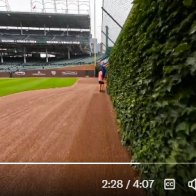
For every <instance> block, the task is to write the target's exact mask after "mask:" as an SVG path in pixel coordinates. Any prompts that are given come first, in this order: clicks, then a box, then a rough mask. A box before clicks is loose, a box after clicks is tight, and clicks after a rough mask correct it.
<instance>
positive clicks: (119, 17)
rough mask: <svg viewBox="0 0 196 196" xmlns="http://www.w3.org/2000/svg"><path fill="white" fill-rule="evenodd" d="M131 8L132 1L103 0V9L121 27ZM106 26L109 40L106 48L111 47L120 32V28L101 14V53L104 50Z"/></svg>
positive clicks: (103, 13) (108, 17) (105, 15)
mask: <svg viewBox="0 0 196 196" xmlns="http://www.w3.org/2000/svg"><path fill="white" fill-rule="evenodd" d="M131 7H132V0H103V8H104V9H105V10H106V11H107V12H108V13H109V14H110V15H111V16H112V17H113V18H114V19H115V20H116V21H117V22H118V23H119V24H120V25H121V26H123V25H124V23H125V21H126V19H127V16H128V15H129V12H130V10H131ZM106 26H108V31H109V40H108V46H109V47H112V46H113V45H114V43H115V41H116V39H117V37H118V35H119V33H120V31H121V28H120V27H119V26H118V25H117V24H116V23H115V22H114V21H113V20H112V19H111V17H110V16H108V15H107V14H106V13H105V12H104V11H103V12H102V43H103V52H105V50H106Z"/></svg>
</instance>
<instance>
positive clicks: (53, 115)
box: [0, 78, 143, 196]
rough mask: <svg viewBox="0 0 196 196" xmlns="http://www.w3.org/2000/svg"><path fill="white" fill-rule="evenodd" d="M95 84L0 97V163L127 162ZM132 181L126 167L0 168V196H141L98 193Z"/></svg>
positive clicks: (110, 113)
mask: <svg viewBox="0 0 196 196" xmlns="http://www.w3.org/2000/svg"><path fill="white" fill-rule="evenodd" d="M117 129H118V127H117V125H116V120H115V112H114V110H113V108H112V104H111V101H110V98H109V96H108V95H107V94H106V93H100V92H99V86H98V84H97V81H96V79H90V78H86V79H84V78H83V79H80V80H79V82H78V83H77V84H75V85H74V86H72V87H69V88H59V89H49V90H38V91H37V90H36V91H29V92H24V93H17V94H13V95H9V96H5V97H0V162H129V161H130V160H131V158H130V157H129V155H128V153H127V151H126V150H125V148H124V147H123V146H122V145H121V142H120V137H119V135H118V132H117ZM137 177H138V174H137V172H136V171H135V170H134V169H133V168H132V167H131V166H130V165H99V164H96V165H92V164H89V165H71V164H68V165H6V164H5V165H0V192H1V195H55V196H56V195H143V191H140V190H136V189H133V188H131V187H130V188H129V189H128V190H124V189H102V186H103V184H102V180H105V179H107V180H112V179H115V180H118V179H119V180H123V181H124V183H125V184H126V182H127V181H128V180H131V181H132V182H133V181H134V180H136V179H137Z"/></svg>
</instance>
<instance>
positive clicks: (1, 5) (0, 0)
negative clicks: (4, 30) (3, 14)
mask: <svg viewBox="0 0 196 196" xmlns="http://www.w3.org/2000/svg"><path fill="white" fill-rule="evenodd" d="M0 10H1V11H10V6H9V3H8V0H0Z"/></svg>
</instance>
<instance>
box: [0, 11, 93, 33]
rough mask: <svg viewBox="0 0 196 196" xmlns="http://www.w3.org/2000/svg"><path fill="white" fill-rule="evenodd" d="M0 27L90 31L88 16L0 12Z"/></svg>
mask: <svg viewBox="0 0 196 196" xmlns="http://www.w3.org/2000/svg"><path fill="white" fill-rule="evenodd" d="M0 26H12V27H20V26H23V27H38V28H43V27H44V26H45V27H48V28H73V29H90V16H89V15H84V14H57V13H34V12H9V11H0Z"/></svg>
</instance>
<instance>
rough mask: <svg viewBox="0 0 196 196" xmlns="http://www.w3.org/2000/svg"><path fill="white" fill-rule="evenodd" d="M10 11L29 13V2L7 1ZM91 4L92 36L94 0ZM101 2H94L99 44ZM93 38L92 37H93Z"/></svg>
mask: <svg viewBox="0 0 196 196" xmlns="http://www.w3.org/2000/svg"><path fill="white" fill-rule="evenodd" d="M8 2H9V5H10V8H11V11H26V12H28V11H31V3H30V2H31V0H8ZM90 2H91V19H92V20H91V27H92V34H93V35H94V18H93V16H94V9H93V8H94V0H90ZM101 7H102V0H96V29H97V31H96V34H97V39H98V42H101V22H102V11H101ZM93 37H94V36H93Z"/></svg>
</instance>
